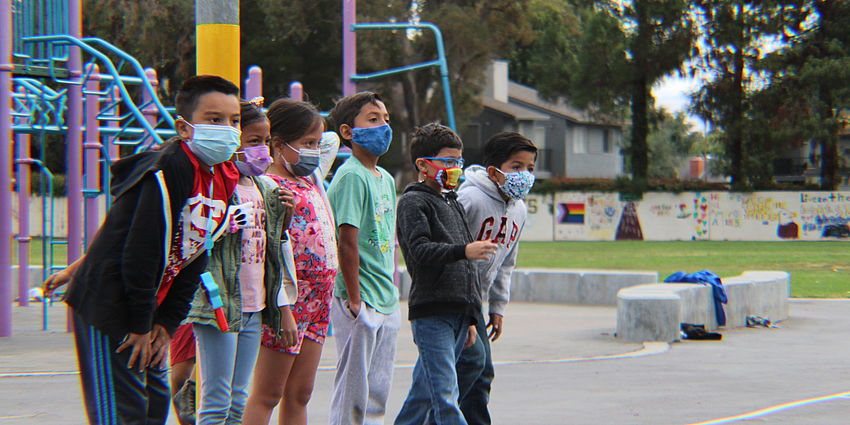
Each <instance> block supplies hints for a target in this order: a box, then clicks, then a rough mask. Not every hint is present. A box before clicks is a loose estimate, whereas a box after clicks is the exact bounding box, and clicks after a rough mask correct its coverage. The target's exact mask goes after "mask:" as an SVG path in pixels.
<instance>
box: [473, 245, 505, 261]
mask: <svg viewBox="0 0 850 425" xmlns="http://www.w3.org/2000/svg"><path fill="white" fill-rule="evenodd" d="M498 247H499V245H496V244H494V243H493V242H490V241H475V242H472V243H469V244H467V245H466V259H467V260H489V259H490V256H491V255H493V254H495V253H496V248H498Z"/></svg>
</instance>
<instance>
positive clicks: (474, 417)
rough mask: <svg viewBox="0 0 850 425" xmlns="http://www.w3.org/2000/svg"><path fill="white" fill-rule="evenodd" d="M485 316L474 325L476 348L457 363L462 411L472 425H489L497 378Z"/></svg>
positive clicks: (461, 357) (464, 354) (464, 352)
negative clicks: (492, 392)
mask: <svg viewBox="0 0 850 425" xmlns="http://www.w3.org/2000/svg"><path fill="white" fill-rule="evenodd" d="M486 323H487V322H485V321H484V315H483V314H481V315H479V316H478V324H477V325H475V328H476V330H477V331H478V337H477V338H476V340H475V344H473V345H472V347H469V348H467V349H465V350H463V352H462V353H461V355H460V359H459V360H458V361H457V380H458V388H459V389H460V410H461V412H463V417H464V418H466V422H468V423H469V424H470V425H490V412H489V410H487V404H488V403H489V402H490V385H491V384H492V382H493V378H494V376H495V370H494V369H493V357H492V356H491V355H490V339H489V338H487V327H486Z"/></svg>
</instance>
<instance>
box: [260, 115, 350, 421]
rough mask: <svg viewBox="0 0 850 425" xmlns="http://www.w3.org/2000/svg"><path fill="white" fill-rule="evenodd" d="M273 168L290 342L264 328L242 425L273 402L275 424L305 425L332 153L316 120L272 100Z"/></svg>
mask: <svg viewBox="0 0 850 425" xmlns="http://www.w3.org/2000/svg"><path fill="white" fill-rule="evenodd" d="M268 116H269V121H270V123H271V151H272V156H273V158H274V164H272V166H271V167H270V168H269V170H268V175H269V176H271V177H272V178H274V179H275V180H276V181H277V182H278V183H279V184H280V185H281V187H282V188H285V189H287V190H289V191H290V192H292V194H293V200H292V202H293V205H294V206H295V209H294V212H293V217H292V223H291V224H290V226H289V236H290V242H291V244H292V252H293V260H294V261H293V262H294V265H295V270H296V279H297V281H298V285H297V286H298V299H297V301H296V302H295V305H293V307H292V313H293V317H294V320H295V322H294V323H293V324H294V325H296V326H297V329H298V332H297V335H296V338H295V342H294V344H293V343H290V341H288V340H286V339H283V338H281V337H280V336H279V335H278V334H276V333H275V332H274V331H273V330H272V329H268V328H264V330H263V337H262V347H261V348H260V354H259V358H258V359H257V367H256V369H255V373H254V387H253V389H252V391H251V397H250V398H249V400H248V408H247V410H246V412H245V418H244V422H243V423H245V424H264V425H265V424H268V422H269V419H270V417H271V414H272V410H274V408H275V406H277V404H278V403H280V404H281V407H280V420H279V423H281V424H306V423H307V401H308V400H309V399H310V396H311V394H312V392H313V383H314V381H315V379H316V370H317V369H318V366H319V359H320V358H321V355H322V346H323V344H324V341H325V337H326V336H327V333H328V326H329V320H328V312H329V307H330V300H331V294H332V293H333V288H334V279H335V278H336V274H337V245H336V237H335V228H336V227H335V224H334V218H333V213H332V211H331V208H330V204H329V203H328V200H327V195H326V194H325V190H324V178H325V175H326V174H327V172H328V170H329V169H330V166H331V164H332V163H333V159H334V158H335V157H336V153H337V150H338V148H339V138H337V137H336V133H333V132H328V133H323V132H322V131H323V130H324V121H323V120H322V117H321V115H319V112H318V111H317V110H316V108H315V107H314V106H313V105H311V104H309V103H306V102H300V101H296V100H292V99H280V100H278V101H276V102H274V103H273V104H272V105H271V106H270V107H269V111H268Z"/></svg>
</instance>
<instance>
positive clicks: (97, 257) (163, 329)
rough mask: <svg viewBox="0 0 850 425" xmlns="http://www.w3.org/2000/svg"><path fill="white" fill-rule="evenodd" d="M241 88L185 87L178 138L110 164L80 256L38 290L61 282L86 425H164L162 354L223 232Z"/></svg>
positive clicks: (215, 80) (213, 79) (200, 82)
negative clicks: (106, 196)
mask: <svg viewBox="0 0 850 425" xmlns="http://www.w3.org/2000/svg"><path fill="white" fill-rule="evenodd" d="M238 93H239V89H238V88H237V87H236V86H235V85H233V84H232V83H230V82H229V81H227V80H224V79H222V78H221V77H217V76H211V75H200V76H196V77H192V78H189V79H187V80H186V81H185V82H184V83H183V85H182V86H181V87H180V90H179V91H178V94H177V102H176V103H177V113H178V114H179V115H180V116H181V117H183V118H182V119H180V120H178V122H177V132H178V134H179V136H178V137H176V138H174V139H172V140H171V141H169V142H168V143H167V144H166V145H164V146H163V147H162V148H161V149H159V150H156V151H148V152H143V153H139V154H136V155H133V156H130V157H127V158H123V159H121V160H120V161H118V162H116V163H115V164H114V165H113V166H112V184H111V187H110V191H111V192H112V194H113V196H114V198H115V200H114V202H113V204H112V206H111V207H110V209H109V212H108V213H107V215H106V218H105V220H104V222H103V224H102V225H101V227H100V229H99V230H98V232H97V235H96V236H95V238H94V240H92V242H91V244H90V245H89V247H88V250H87V253H86V256H85V257H83V258H82V259H80V260H79V261H77V262H75V263H74V264H73V265H72V266H70V267H69V268H68V269H67V270H65V271H62V272H60V273H58V274H57V275H54V276H52V277H51V278H50V279H48V281H47V282H45V285H46V286H47V288H46V289H47V291H46V292H47V294H49V293H50V292H52V290H53V289H55V287H56V286H58V285H59V284H62V283H65V282H68V281H70V287H69V289H68V291H67V294H66V302H67V303H68V305H70V306H71V307H72V308H73V311H74V338H75V342H76V345H77V357H78V359H79V366H80V379H81V381H82V389H83V399H84V401H85V406H86V410H87V413H88V419H89V422H90V423H134V422H137V421H138V420H139V418H147V421H146V423H148V424H164V423H165V421H166V418H167V416H168V408H169V404H170V403H169V400H170V397H169V390H168V381H167V380H166V374H167V369H168V346H169V343H170V340H171V337H172V335H173V334H174V332H175V330H176V329H177V327H178V325H179V324H180V322H181V321H182V320H183V319H184V318H185V317H186V313H187V312H188V309H189V301H190V300H191V299H192V296H193V294H194V293H195V290H196V289H197V287H198V282H199V280H200V279H199V276H200V275H201V273H202V272H203V271H204V269H205V267H206V264H207V251H206V249H204V247H205V245H206V242H207V241H208V240H210V239H211V238H214V237H215V235H216V233H218V232H221V231H223V230H224V229H225V228H226V227H227V218H226V217H227V200H228V199H229V198H230V196H231V195H232V194H233V191H234V189H235V186H236V181H237V179H238V177H239V173H238V171H237V169H236V167H235V166H234V165H233V163H232V162H230V161H228V160H229V159H230V157H231V156H232V155H233V153H234V152H235V151H236V149H237V148H238V147H239V142H240V141H239V135H240V132H239V119H240V109H239V98H238Z"/></svg>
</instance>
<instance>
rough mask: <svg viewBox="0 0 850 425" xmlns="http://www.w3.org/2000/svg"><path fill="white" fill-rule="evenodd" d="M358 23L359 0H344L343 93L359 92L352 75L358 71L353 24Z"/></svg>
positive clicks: (346, 94) (345, 94)
mask: <svg viewBox="0 0 850 425" xmlns="http://www.w3.org/2000/svg"><path fill="white" fill-rule="evenodd" d="M355 23H357V0H342V95H343V96H348V95H350V94H354V93H356V92H357V85H356V84H354V81H351V76H352V75H354V74H356V73H357V37H356V35H355V33H354V30H353V29H351V26H352V25H354V24H355Z"/></svg>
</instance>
